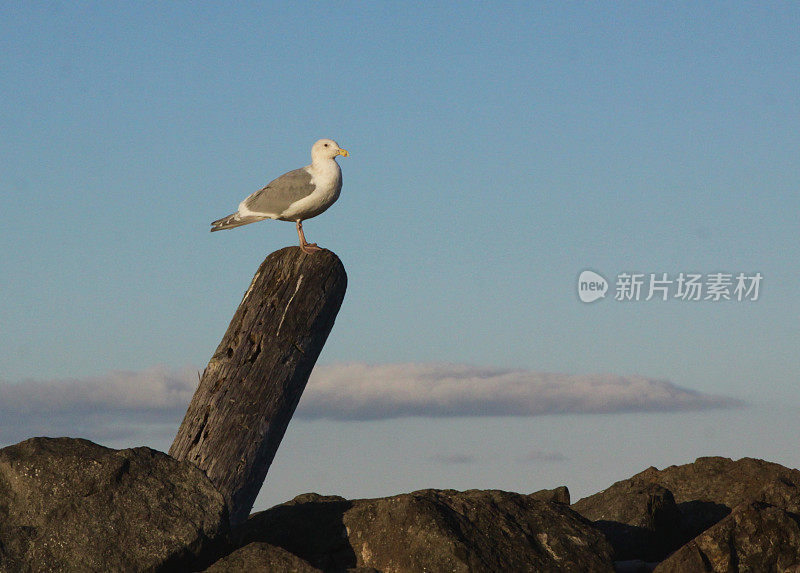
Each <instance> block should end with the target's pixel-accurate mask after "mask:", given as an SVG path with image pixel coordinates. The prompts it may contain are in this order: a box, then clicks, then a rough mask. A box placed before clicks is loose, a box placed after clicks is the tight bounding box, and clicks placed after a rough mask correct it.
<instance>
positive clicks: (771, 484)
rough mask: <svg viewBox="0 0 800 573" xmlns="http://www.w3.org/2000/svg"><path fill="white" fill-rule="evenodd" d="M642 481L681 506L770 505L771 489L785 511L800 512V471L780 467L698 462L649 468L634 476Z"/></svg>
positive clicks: (715, 459) (753, 461) (751, 462)
mask: <svg viewBox="0 0 800 573" xmlns="http://www.w3.org/2000/svg"><path fill="white" fill-rule="evenodd" d="M631 479H632V480H635V479H641V480H647V481H650V482H654V483H658V484H660V485H661V486H663V487H665V488H667V489H668V490H670V491H671V492H672V494H673V495H674V496H675V501H676V502H677V503H679V504H681V503H684V502H692V501H704V502H711V503H714V504H717V505H722V506H726V507H728V508H731V509H732V508H734V507H736V506H737V505H739V504H740V503H745V502H749V501H753V500H755V501H767V502H768V503H770V501H769V500H767V499H764V497H765V496H766V495H767V494H766V492H765V490H766V489H770V493H769V495H771V496H772V499H774V500H776V501H777V500H779V498H781V497H783V498H784V500H783V502H782V503H784V504H786V505H782V506H781V507H784V509H788V510H790V511H793V512H798V510H800V497H797V496H796V492H797V485H798V484H800V471H798V470H796V469H789V468H786V467H784V466H782V465H780V464H776V463H772V462H766V461H764V460H757V459H753V458H742V459H740V460H737V461H733V460H731V459H729V458H721V457H705V458H697V460H696V461H695V462H694V463H691V464H685V465H681V466H670V467H668V468H665V469H663V470H661V471H659V470H657V469H656V468H648V469H646V470H645V471H643V472H641V473H639V474H637V475H635V476H634V477H632V478H631Z"/></svg>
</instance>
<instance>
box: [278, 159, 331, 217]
mask: <svg viewBox="0 0 800 573" xmlns="http://www.w3.org/2000/svg"><path fill="white" fill-rule="evenodd" d="M305 170H306V171H308V172H309V173H310V174H311V184H312V185H314V186H315V187H316V188H315V190H314V192H313V193H311V195H309V196H307V197H304V198H302V199H300V200H299V201H295V202H294V203H292V204H291V206H289V208H288V209H286V210H285V211H284V212H283V213H281V214H280V217H279V218H280V219H283V220H284V221H298V220H302V221H304V220H306V219H310V218H311V217H316V216H317V215H319V214H320V213H322V212H323V211H325V210H326V209H327V208H328V207H330V206H331V205H333V204H334V203H335V202H336V200H337V199H338V198H339V192H340V191H341V190H342V170H341V169H340V168H339V164H338V163H336V161H334V160H333V159H327V160H325V161H320V162H318V163H317V164H312V165H309V166H308V167H306V168H305Z"/></svg>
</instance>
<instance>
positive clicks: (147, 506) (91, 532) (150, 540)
mask: <svg viewBox="0 0 800 573" xmlns="http://www.w3.org/2000/svg"><path fill="white" fill-rule="evenodd" d="M226 523H227V511H226V509H225V505H224V501H223V498H222V495H221V494H220V493H219V492H217V491H216V490H215V489H214V487H213V486H212V485H211V482H210V481H209V480H208V478H206V476H205V475H204V474H203V472H201V471H200V470H199V469H197V468H195V467H194V466H192V465H190V464H189V463H186V462H177V461H175V460H174V459H172V458H170V457H169V456H167V455H166V454H163V453H161V452H157V451H155V450H151V449H149V448H134V449H128V450H112V449H109V448H105V447H103V446H99V445H97V444H94V443H92V442H90V441H88V440H80V439H72V438H33V439H30V440H26V441H24V442H21V443H19V444H16V445H13V446H8V447H6V448H3V449H0V571H15V572H16V571H64V570H69V571H148V570H159V569H163V568H179V567H184V566H186V565H187V564H190V563H193V562H195V560H196V559H197V558H199V557H203V554H204V553H205V552H207V551H210V550H212V549H213V545H214V543H213V539H214V538H215V537H216V536H217V535H219V534H220V533H222V532H224V527H225V525H224V524H226Z"/></svg>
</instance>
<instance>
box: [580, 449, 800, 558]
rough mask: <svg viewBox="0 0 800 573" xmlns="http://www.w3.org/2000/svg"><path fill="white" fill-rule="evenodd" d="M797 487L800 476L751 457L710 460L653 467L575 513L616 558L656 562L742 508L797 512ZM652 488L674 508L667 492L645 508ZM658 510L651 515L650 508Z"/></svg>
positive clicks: (799, 494)
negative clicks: (762, 505) (759, 505)
mask: <svg viewBox="0 0 800 573" xmlns="http://www.w3.org/2000/svg"><path fill="white" fill-rule="evenodd" d="M798 484H800V471H798V470H794V469H788V468H786V467H784V466H781V465H779V464H775V463H770V462H765V461H763V460H757V459H752V458H743V459H740V460H738V461H733V460H730V459H728V458H721V457H705V458H698V459H697V460H696V461H695V462H694V463H691V464H685V465H681V466H670V467H668V468H665V469H663V470H658V469H656V468H653V467H651V468H648V469H646V470H644V471H643V472H641V473H639V474H636V475H635V476H633V477H631V478H629V479H627V480H622V481H620V482H617V483H615V484H614V485H612V486H611V487H609V488H608V489H606V490H604V491H602V492H599V493H597V494H594V495H592V496H589V497H588V498H584V499H582V500H580V501H578V502H576V503H575V504H573V506H572V508H573V509H575V510H576V511H578V512H579V513H581V515H583V516H584V517H587V518H588V519H592V520H595V525H596V526H597V527H598V528H599V529H601V530H602V531H603V532H604V534H605V535H606V536H607V538H608V539H609V541H610V542H611V543H612V545H613V546H614V549H615V557H616V558H618V559H644V560H652V559H654V558H660V557H659V554H660V555H661V557H663V556H664V555H666V554H667V553H669V552H670V551H673V550H676V549H678V548H679V547H680V546H682V545H683V544H685V543H687V542H688V541H689V540H691V539H693V538H694V537H696V536H697V535H699V534H700V533H702V532H703V531H705V530H707V529H708V528H709V527H712V526H713V525H714V524H716V523H718V522H720V521H721V520H722V519H724V518H725V517H726V516H728V515H729V514H730V513H731V510H732V509H733V508H735V507H737V506H738V505H740V504H742V503H749V502H752V501H763V502H767V503H771V504H773V505H775V506H777V507H781V508H783V509H785V510H787V511H790V512H795V513H796V512H798V510H800V491H799V490H798V489H799V488H798ZM648 488H655V489H652V493H653V494H654V495H656V493H657V491H658V488H660V489H661V490H664V491H668V492H669V493H671V495H672V497H673V498H674V502H675V503H674V504H673V503H672V502H671V501H670V500H669V499H668V496H667V494H666V493H663V492H662V494H661V496H662V500H661V502H657V500H656V499H655V498H653V499H652V500H650V499H649V494H647V495H648V499H649V501H648V502H647V504H643V503H642V496H643V495H645V493H646V492H647V491H649V490H648ZM650 504H655V505H652V506H650ZM673 505H674V506H676V507H677V510H678V511H677V514H676V512H675V508H674V507H673ZM659 506H660V509H659V510H658V511H657V512H655V513H652V514H651V511H650V509H657V508H658V507H659ZM648 507H650V509H648ZM654 543H655V545H654ZM659 544H660V545H659ZM637 547H638V549H637Z"/></svg>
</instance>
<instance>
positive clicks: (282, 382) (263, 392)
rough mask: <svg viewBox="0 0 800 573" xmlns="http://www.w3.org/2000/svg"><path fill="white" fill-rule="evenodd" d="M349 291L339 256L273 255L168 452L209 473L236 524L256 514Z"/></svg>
mask: <svg viewBox="0 0 800 573" xmlns="http://www.w3.org/2000/svg"><path fill="white" fill-rule="evenodd" d="M346 288H347V274H346V273H345V270H344V266H343V265H342V262H341V261H340V260H339V258H338V257H337V256H336V255H335V254H334V253H332V252H330V251H327V250H323V251H320V252H317V253H313V254H305V253H303V252H302V251H301V250H300V248H299V247H287V248H285V249H281V250H279V251H276V252H274V253H272V254H270V255H269V256H268V257H267V258H266V259H265V260H264V262H263V263H262V264H261V266H260V267H259V269H258V272H257V273H256V275H255V277H253V281H252V283H251V284H250V288H249V289H247V292H246V293H245V295H244V298H243V299H242V302H241V304H240V305H239V308H238V309H237V311H236V314H234V316H233V319H232V320H231V323H230V325H229V326H228V331H227V332H226V333H225V336H224V337H223V339H222V342H220V344H219V347H218V348H217V350H216V352H215V353H214V356H213V357H212V358H211V360H210V361H209V363H208V366H207V367H206V369H205V372H203V376H202V378H201V380H200V384H199V386H198V388H197V391H196V392H195V394H194V397H193V398H192V401H191V403H190V404H189V409H188V411H187V412H186V416H185V417H184V419H183V423H182V424H181V426H180V428H179V430H178V435H177V436H176V437H175V441H174V442H173V444H172V447H171V448H170V450H169V453H170V455H171V456H173V457H175V458H177V459H179V460H189V461H191V462H193V463H194V464H196V465H197V466H198V467H200V468H201V469H202V470H204V471H205V472H206V474H207V475H208V477H209V478H210V479H211V481H212V482H213V483H214V485H216V486H217V488H218V489H219V490H220V491H221V492H222V493H223V495H224V496H225V498H226V501H227V502H228V507H229V510H230V513H231V515H230V519H231V523H232V524H236V523H240V522H242V521H244V520H245V519H246V518H247V516H248V515H249V513H250V510H251V509H252V507H253V502H254V501H255V498H256V495H258V492H259V490H260V489H261V486H262V484H263V483H264V479H265V477H266V475H267V470H268V469H269V466H270V464H271V463H272V460H273V458H274V457H275V452H276V451H277V449H278V446H279V445H280V442H281V439H282V438H283V435H284V432H285V431H286V427H287V425H288V424H289V420H290V419H291V417H292V414H293V413H294V410H295V408H296V407H297V403H298V402H299V401H300V396H301V395H302V393H303V390H304V388H305V386H306V382H307V381H308V377H309V375H310V374H311V370H312V368H313V367H314V363H315V362H316V361H317V357H318V356H319V354H320V352H321V351H322V347H323V345H324V344H325V340H326V339H327V338H328V334H329V333H330V331H331V328H333V323H334V320H335V319H336V314H337V313H338V312H339V307H340V306H341V304H342V300H343V298H344V293H345V290H346Z"/></svg>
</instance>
